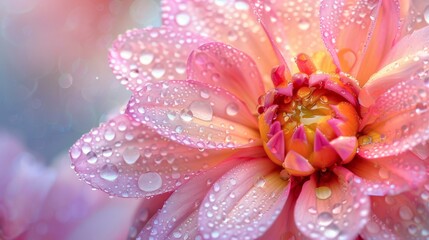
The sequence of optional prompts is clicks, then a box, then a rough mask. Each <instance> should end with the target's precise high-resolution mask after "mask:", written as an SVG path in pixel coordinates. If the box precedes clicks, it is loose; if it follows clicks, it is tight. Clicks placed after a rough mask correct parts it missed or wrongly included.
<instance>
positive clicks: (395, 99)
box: [359, 77, 429, 158]
mask: <svg viewBox="0 0 429 240" xmlns="http://www.w3.org/2000/svg"><path fill="white" fill-rule="evenodd" d="M423 78H424V77H423ZM428 103H429V87H428V86H427V85H425V82H424V80H423V79H419V78H418V77H416V78H414V79H413V80H410V81H408V82H401V83H398V84H397V85H396V86H394V87H392V88H390V89H389V90H387V91H386V92H385V93H384V94H383V95H381V96H380V97H379V98H378V99H377V100H376V101H375V103H374V104H373V105H372V106H371V107H370V108H369V110H368V113H367V114H366V115H365V116H364V118H363V121H362V125H363V127H364V128H363V131H362V133H364V134H366V136H362V137H360V140H362V139H363V141H360V142H362V143H361V146H360V149H359V155H361V156H362V157H365V158H378V157H385V156H392V155H397V154H399V153H402V152H404V151H407V150H411V149H412V148H413V147H415V146H417V145H419V144H421V143H424V142H426V141H427V140H428V139H429V111H428V110H429V109H428V108H429V106H428Z"/></svg>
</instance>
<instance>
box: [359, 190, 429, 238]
mask: <svg viewBox="0 0 429 240" xmlns="http://www.w3.org/2000/svg"><path fill="white" fill-rule="evenodd" d="M428 199H429V185H428V184H426V185H424V186H421V187H420V188H418V189H414V190H411V191H409V192H405V193H402V194H399V195H394V196H380V197H371V220H370V221H369V222H368V223H367V225H366V226H365V228H364V229H363V231H362V232H361V235H362V236H363V237H364V238H365V239H376V240H378V239H427V238H428V235H429V231H428V230H429V205H428Z"/></svg>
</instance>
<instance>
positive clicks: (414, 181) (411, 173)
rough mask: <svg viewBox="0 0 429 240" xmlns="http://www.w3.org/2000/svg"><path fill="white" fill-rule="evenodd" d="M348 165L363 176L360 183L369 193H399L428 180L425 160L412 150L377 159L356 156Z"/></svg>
mask: <svg viewBox="0 0 429 240" xmlns="http://www.w3.org/2000/svg"><path fill="white" fill-rule="evenodd" d="M346 166H347V169H349V170H350V171H351V172H353V173H354V174H355V175H356V176H358V177H359V178H361V179H360V180H359V185H361V186H362V188H363V189H364V191H365V193H366V194H368V195H375V196H382V195H386V194H389V195H391V194H399V193H401V192H404V191H408V190H409V189H411V188H414V187H417V186H419V185H420V184H421V183H423V182H424V181H426V180H427V176H426V168H425V165H424V162H423V161H421V160H420V159H419V158H418V157H417V156H416V155H414V154H413V153H411V152H405V153H402V154H400V155H398V156H390V157H385V158H376V159H364V158H361V157H356V158H355V159H354V160H353V161H352V162H351V163H349V164H348V165H346Z"/></svg>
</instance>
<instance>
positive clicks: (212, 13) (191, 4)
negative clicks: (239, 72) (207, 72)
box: [162, 0, 279, 89]
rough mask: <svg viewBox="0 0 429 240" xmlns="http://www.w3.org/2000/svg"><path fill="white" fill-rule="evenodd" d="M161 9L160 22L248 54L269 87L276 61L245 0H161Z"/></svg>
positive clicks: (268, 87)
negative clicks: (207, 37)
mask: <svg viewBox="0 0 429 240" xmlns="http://www.w3.org/2000/svg"><path fill="white" fill-rule="evenodd" d="M162 10H163V13H162V21H163V25H166V26H170V27H173V28H175V29H176V28H184V29H187V30H190V31H192V32H197V33H201V34H203V35H207V36H209V37H210V38H212V39H215V40H216V41H218V42H223V43H226V44H228V45H231V46H233V47H235V48H237V49H239V50H241V51H243V52H245V53H247V54H249V56H251V57H252V58H253V59H254V60H255V62H256V65H257V67H258V69H259V70H260V72H261V73H262V77H263V80H264V84H265V87H266V89H270V88H272V82H271V78H270V72H271V69H272V68H273V66H276V65H279V60H277V57H276V54H275V52H274V50H273V48H272V47H271V46H270V43H269V39H268V37H267V36H266V34H265V32H264V30H263V28H262V27H261V25H260V23H259V21H258V19H257V18H256V17H255V15H254V13H253V9H252V7H251V6H250V5H249V3H248V2H247V1H240V0H233V1H216V0H208V1H196V0H190V1H183V0H181V1H176V0H165V1H163V4H162Z"/></svg>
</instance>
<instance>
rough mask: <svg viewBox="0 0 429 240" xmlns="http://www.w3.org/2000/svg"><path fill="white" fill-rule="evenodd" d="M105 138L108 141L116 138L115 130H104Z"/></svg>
mask: <svg viewBox="0 0 429 240" xmlns="http://www.w3.org/2000/svg"><path fill="white" fill-rule="evenodd" d="M104 139H106V140H107V141H112V140H113V139H115V132H114V131H112V130H106V131H105V132H104Z"/></svg>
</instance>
